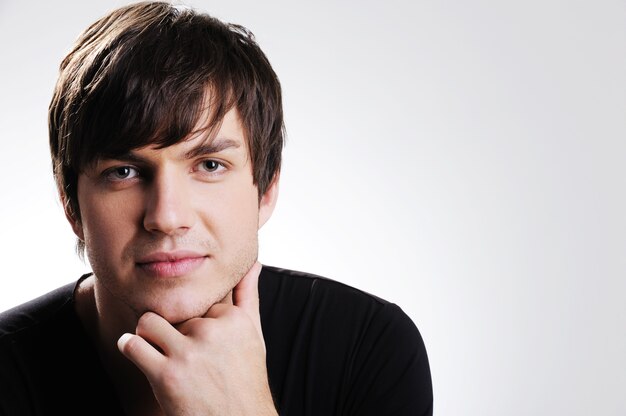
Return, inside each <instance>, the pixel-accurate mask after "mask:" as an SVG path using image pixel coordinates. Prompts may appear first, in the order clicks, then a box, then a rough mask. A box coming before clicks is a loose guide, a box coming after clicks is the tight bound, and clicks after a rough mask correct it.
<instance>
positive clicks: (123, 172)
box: [105, 166, 139, 181]
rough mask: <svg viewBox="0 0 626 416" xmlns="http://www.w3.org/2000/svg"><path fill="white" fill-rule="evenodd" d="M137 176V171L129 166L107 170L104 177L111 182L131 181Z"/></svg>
mask: <svg viewBox="0 0 626 416" xmlns="http://www.w3.org/2000/svg"><path fill="white" fill-rule="evenodd" d="M138 174H139V172H137V169H135V168H133V167H131V166H116V167H114V168H111V169H108V170H107V171H106V172H105V177H106V178H107V179H108V180H111V181H122V180H125V179H132V178H134V177H136V176H137V175H138Z"/></svg>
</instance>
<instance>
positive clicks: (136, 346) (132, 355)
mask: <svg viewBox="0 0 626 416" xmlns="http://www.w3.org/2000/svg"><path fill="white" fill-rule="evenodd" d="M117 349H118V350H120V352H121V353H122V354H123V355H124V356H125V357H126V358H128V359H129V360H130V361H131V362H133V363H134V364H135V365H136V366H137V367H138V368H139V369H140V370H141V372H142V373H144V374H145V375H146V377H148V378H152V377H153V376H154V375H155V374H156V371H157V369H158V368H160V367H161V366H162V364H163V362H164V361H165V360H166V358H165V356H163V354H161V353H160V352H159V351H157V349H156V348H154V346H152V345H151V344H150V343H149V342H148V341H146V340H145V339H143V338H142V337H140V336H139V335H134V334H129V333H125V334H123V335H122V336H121V337H120V339H118V340H117Z"/></svg>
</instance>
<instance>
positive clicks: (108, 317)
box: [74, 275, 162, 416]
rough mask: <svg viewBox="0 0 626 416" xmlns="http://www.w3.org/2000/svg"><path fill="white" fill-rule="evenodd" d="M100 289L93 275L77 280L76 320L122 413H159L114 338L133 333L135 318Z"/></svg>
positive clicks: (138, 373)
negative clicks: (111, 388)
mask: <svg viewBox="0 0 626 416" xmlns="http://www.w3.org/2000/svg"><path fill="white" fill-rule="evenodd" d="M103 290H104V291H106V289H103V288H100V287H98V285H97V284H96V282H95V277H94V276H93V275H92V276H90V277H88V278H86V279H84V280H83V281H81V282H80V283H79V285H78V287H77V290H76V291H75V293H74V299H75V304H76V312H77V314H78V316H79V319H80V320H81V322H82V324H83V326H84V328H85V330H86V332H87V334H88V336H89V337H90V338H91V340H92V342H93V344H94V345H95V346H96V349H97V351H98V355H99V357H100V360H101V361H102V364H103V368H104V369H105V371H106V372H107V374H108V375H109V377H110V379H111V382H112V384H113V386H114V388H115V391H116V392H117V395H118V398H119V400H120V403H121V405H122V407H123V408H124V410H125V412H126V414H128V415H135V416H144V415H145V416H148V415H152V416H155V415H160V414H162V413H161V410H160V408H159V406H158V403H157V402H156V399H155V398H154V394H153V393H152V389H151V388H150V384H149V383H148V380H147V379H146V377H145V376H144V375H143V373H142V372H141V371H139V369H138V368H137V367H135V365H134V364H133V363H132V362H130V361H129V360H128V359H126V357H124V356H123V355H122V354H121V353H120V352H119V350H118V349H117V340H118V339H119V337H120V336H121V335H122V334H123V333H125V332H130V333H135V328H136V325H137V319H138V318H137V316H136V314H135V313H134V312H133V311H132V310H131V309H130V308H128V307H127V306H126V305H111V304H110V301H109V300H108V297H107V296H106V295H103V294H102V291H103ZM104 311H106V312H104Z"/></svg>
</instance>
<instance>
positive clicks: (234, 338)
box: [0, 2, 432, 415]
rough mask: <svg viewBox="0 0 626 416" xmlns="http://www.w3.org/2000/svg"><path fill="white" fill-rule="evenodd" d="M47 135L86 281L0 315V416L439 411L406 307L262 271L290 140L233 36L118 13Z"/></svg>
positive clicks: (135, 10)
mask: <svg viewBox="0 0 626 416" xmlns="http://www.w3.org/2000/svg"><path fill="white" fill-rule="evenodd" d="M49 127H50V148H51V154H52V162H53V172H54V176H55V179H56V182H57V185H58V189H59V195H60V198H61V200H62V202H63V205H64V207H65V212H66V216H67V219H68V221H69V223H70V224H71V226H72V229H73V231H74V233H75V234H76V236H77V237H78V248H79V251H80V252H81V253H82V252H83V251H86V254H87V256H88V258H89V263H90V265H91V266H92V268H93V273H90V274H87V275H84V276H82V277H81V278H80V279H78V281H77V282H73V283H71V284H68V285H66V286H64V287H61V288H59V289H57V290H56V291H53V292H51V293H48V294H46V295H44V296H42V297H41V298H38V299H35V300H33V301H32V302H29V303H26V304H24V305H21V306H18V307H16V308H14V309H12V310H9V311H6V312H4V313H3V314H2V315H1V316H0V368H1V369H2V371H1V372H0V413H1V414H3V415H4V414H6V415H31V414H32V415H44V414H45V415H57V414H65V415H67V414H89V415H94V414H103V415H105V414H106V415H118V414H120V415H121V414H127V415H276V414H281V415H334V414H342V415H343V414H345V415H370V414H371V415H429V414H432V387H431V379H430V370H429V365H428V358H427V355H426V350H425V348H424V344H423V342H422V339H421V337H420V335H419V332H418V330H417V328H416V327H415V325H414V324H413V322H411V320H410V319H409V318H408V317H407V316H406V315H405V314H404V313H403V312H402V310H401V309H400V308H399V307H397V306H395V305H393V304H391V303H389V302H386V301H385V300H382V299H379V298H377V297H375V296H372V295H369V294H366V293H363V292H361V291H359V290H357V289H354V288H351V287H348V286H345V285H343V284H340V283H338V282H334V281H332V280H328V279H325V278H322V277H319V276H313V275H309V274H305V273H300V272H294V271H289V270H284V269H278V268H274V267H268V266H261V265H260V264H259V263H258V261H257V254H258V240H257V232H258V230H259V228H260V227H261V226H263V224H264V223H265V222H266V221H267V220H268V219H269V217H270V216H271V214H272V211H273V208H274V205H275V203H276V199H277V196H278V182H279V174H280V165H281V151H282V146H283V130H284V129H283V116H282V103H281V89H280V84H279V81H278V79H277V77H276V75H275V73H274V71H273V70H272V68H271V66H270V64H269V62H268V61H267V59H266V57H265V55H264V54H263V52H262V51H261V50H260V49H259V47H258V46H257V44H256V43H255V41H254V39H253V37H252V35H251V34H250V33H249V32H248V31H247V30H246V29H245V28H243V27H241V26H236V25H228V24H224V23H222V22H220V21H218V20H216V19H214V18H211V17H209V16H207V15H203V14H198V13H196V12H194V11H192V10H188V9H182V8H177V7H174V6H171V5H169V4H168V3H160V2H145V3H137V4H133V5H130V6H127V7H123V8H120V9H117V10H114V11H113V12H111V13H110V14H109V15H107V16H105V17H103V18H102V19H100V20H98V21H97V22H95V23H94V24H92V25H91V26H90V27H89V28H88V29H86V30H85V32H84V33H82V34H81V36H80V37H79V39H78V40H77V42H76V45H75V47H74V48H73V50H72V51H71V52H70V53H69V54H68V56H67V57H66V58H65V59H64V60H63V62H62V64H61V70H60V75H59V80H58V82H57V86H56V89H55V93H54V96H53V99H52V102H51V104H50V113H49Z"/></svg>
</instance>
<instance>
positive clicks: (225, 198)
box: [204, 186, 259, 240]
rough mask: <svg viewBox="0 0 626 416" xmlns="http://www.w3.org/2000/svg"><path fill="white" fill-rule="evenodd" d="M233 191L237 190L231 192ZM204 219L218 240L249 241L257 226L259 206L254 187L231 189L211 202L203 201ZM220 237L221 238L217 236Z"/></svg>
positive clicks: (216, 196)
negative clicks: (204, 208)
mask: <svg viewBox="0 0 626 416" xmlns="http://www.w3.org/2000/svg"><path fill="white" fill-rule="evenodd" d="M233 190H237V191H236V192H233ZM205 204H206V205H204V206H205V207H209V208H208V209H206V210H205V211H204V215H205V219H206V220H207V221H209V222H210V226H209V227H210V229H212V230H214V231H215V232H216V233H217V234H218V238H219V237H221V238H228V239H240V240H245V239H250V237H251V235H256V233H257V231H258V224H259V204H258V197H257V192H256V187H251V186H249V187H243V186H239V187H231V188H229V189H228V190H227V191H225V192H220V194H219V195H214V198H212V200H211V201H205ZM219 235H221V236H219Z"/></svg>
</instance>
